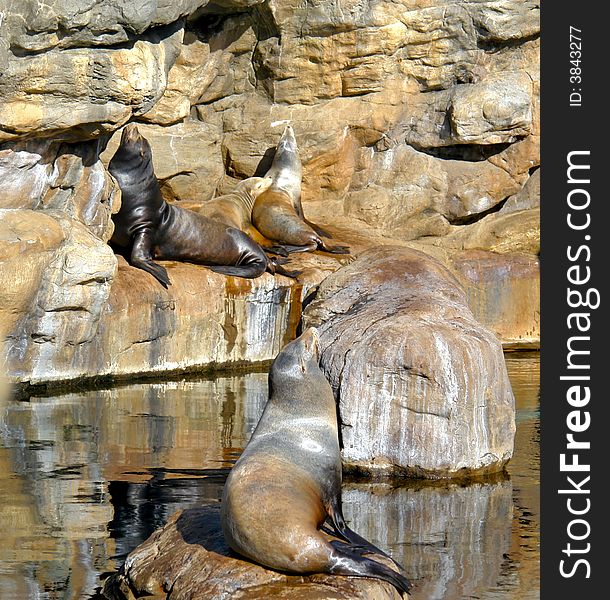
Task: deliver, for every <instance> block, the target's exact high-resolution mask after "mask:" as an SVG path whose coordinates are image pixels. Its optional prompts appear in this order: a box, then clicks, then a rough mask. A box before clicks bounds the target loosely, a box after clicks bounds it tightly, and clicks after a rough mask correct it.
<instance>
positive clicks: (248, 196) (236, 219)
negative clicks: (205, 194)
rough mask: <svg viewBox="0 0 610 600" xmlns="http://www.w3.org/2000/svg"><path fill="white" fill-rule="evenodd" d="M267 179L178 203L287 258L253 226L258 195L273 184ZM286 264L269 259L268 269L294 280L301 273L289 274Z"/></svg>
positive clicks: (283, 261) (250, 180) (279, 260)
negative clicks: (220, 193)
mask: <svg viewBox="0 0 610 600" xmlns="http://www.w3.org/2000/svg"><path fill="white" fill-rule="evenodd" d="M272 181H273V180H272V179H271V178H270V177H249V178H248V179H243V180H242V181H240V182H239V183H238V184H237V185H236V186H235V188H234V189H233V190H232V191H231V192H229V193H227V194H223V195H222V196H217V197H216V198H212V200H208V201H207V202H203V203H201V202H198V203H194V202H181V203H180V206H181V207H182V208H188V209H189V210H192V211H194V212H197V213H199V214H200V215H203V216H204V217H207V218H209V219H212V220H214V221H219V222H220V223H224V224H225V225H228V226H229V227H235V229H239V230H241V231H243V232H244V233H246V234H247V235H248V236H249V237H250V238H252V239H253V240H254V241H255V242H256V243H257V244H259V245H260V246H261V248H262V249H263V250H264V251H265V252H268V253H271V254H280V255H281V256H288V253H287V252H286V251H283V249H282V248H281V247H274V246H273V245H271V244H270V243H269V240H267V239H265V238H264V237H263V236H262V235H261V234H260V233H259V231H258V230H257V229H256V228H255V227H254V225H252V207H253V206H254V202H255V200H256V198H257V197H258V196H260V195H261V194H262V193H263V192H264V191H265V190H266V189H268V188H269V186H270V185H271V183H272ZM285 262H286V261H285V260H284V259H280V258H276V257H268V265H267V270H268V271H269V272H270V273H273V274H275V273H278V274H279V275H285V276H287V277H297V276H298V275H300V273H301V272H300V271H290V270H287V269H285V268H284V267H282V266H281V265H282V264H284V263H285Z"/></svg>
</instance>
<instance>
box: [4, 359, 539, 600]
mask: <svg viewBox="0 0 610 600" xmlns="http://www.w3.org/2000/svg"><path fill="white" fill-rule="evenodd" d="M507 364H508V366H509V373H510V375H511V380H512V383H513V388H514V391H515V396H516V398H517V408H518V415H517V420H518V426H517V439H516V454H515V457H514V459H513V461H512V462H511V463H510V467H509V472H510V475H511V476H510V478H508V477H500V478H496V479H495V480H486V481H485V482H484V483H481V482H479V483H474V484H470V485H460V484H455V483H444V484H439V483H436V484H430V483H428V484H424V483H418V484H414V483H413V482H411V483H409V484H408V485H406V486H402V487H391V486H389V485H381V484H376V485H372V484H360V483H358V484H356V483H349V482H348V483H346V484H345V486H344V492H343V494H344V498H343V501H344V509H345V514H346V517H347V518H348V520H350V521H351V524H352V527H353V528H354V529H355V530H356V531H358V532H359V533H361V534H363V535H364V536H365V537H368V538H369V539H371V541H373V542H374V543H376V544H378V545H380V546H381V547H383V548H386V549H388V550H389V551H390V552H391V554H392V555H393V556H394V557H395V558H396V559H397V560H398V561H399V562H401V563H402V564H404V565H405V568H406V571H407V574H408V576H409V577H410V578H411V579H412V580H414V582H415V583H416V588H415V590H414V593H413V600H424V599H426V600H434V599H443V600H458V599H463V598H480V599H482V600H496V599H497V600H500V599H502V600H517V599H519V600H522V599H530V598H531V599H533V598H538V597H539V579H538V558H539V554H538V552H539V549H538V541H539V540H538V524H539V498H538V464H539V454H538V447H539V431H538V424H539V417H538V389H539V383H538V382H539V379H538V367H539V363H538V355H537V354H531V353H530V354H526V355H522V356H518V355H513V354H509V355H507ZM266 397H267V377H266V375H265V374H260V373H258V374H257V373H251V374H247V375H240V376H235V377H219V378H217V379H215V380H213V381H210V380H198V381H190V380H187V381H180V382H166V383H147V384H134V385H128V386H121V387H116V388H113V389H111V390H96V391H90V392H84V393H75V394H65V395H61V396H56V397H49V398H31V399H30V401H29V402H16V401H4V402H3V403H1V404H0V528H1V529H2V531H3V533H4V540H3V544H2V545H1V546H0V590H1V594H0V595H1V597H2V598H3V600H4V599H6V600H12V599H15V600H17V599H19V600H21V599H24V598H45V599H46V598H48V599H55V598H62V599H64V598H91V597H92V596H93V595H94V594H95V592H96V590H98V589H99V587H100V577H103V576H104V574H107V573H109V572H112V571H114V570H116V569H117V568H118V567H119V566H120V565H121V563H122V561H123V560H124V558H125V556H126V555H127V554H128V553H129V552H130V551H131V550H132V549H133V548H135V547H136V546H137V545H138V544H140V543H141V542H142V541H144V540H145V539H146V538H147V537H148V536H149V535H150V533H152V531H154V530H155V529H156V528H158V527H160V526H161V525H163V524H164V523H165V521H166V520H167V518H168V517H169V516H170V515H171V514H172V513H173V512H175V511H176V510H178V509H180V508H185V507H188V506H197V505H201V504H206V503H207V504H209V503H216V502H218V500H219V498H220V495H221V492H222V485H223V483H224V480H225V478H226V475H227V473H228V470H229V468H230V466H231V465H232V464H233V462H234V461H235V459H236V458H237V457H238V455H239V453H240V452H241V449H242V448H243V447H244V445H245V443H246V442H247V440H248V438H249V436H250V434H251V432H252V430H253V428H254V426H255V424H256V422H257V420H258V416H259V414H260V412H261V411H262V407H263V405H264V402H265V399H266Z"/></svg>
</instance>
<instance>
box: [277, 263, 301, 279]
mask: <svg viewBox="0 0 610 600" xmlns="http://www.w3.org/2000/svg"><path fill="white" fill-rule="evenodd" d="M275 272H276V273H277V274H278V275H284V277H290V278H292V279H296V278H297V277H298V276H299V275H300V274H301V273H302V272H303V271H289V270H288V269H284V267H281V266H279V265H277V266H276V267H275Z"/></svg>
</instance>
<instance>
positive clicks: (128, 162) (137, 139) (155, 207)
mask: <svg viewBox="0 0 610 600" xmlns="http://www.w3.org/2000/svg"><path fill="white" fill-rule="evenodd" d="M108 170H109V171H110V173H111V175H112V176H113V177H114V178H115V179H116V180H117V182H118V184H119V187H120V188H121V192H122V203H121V209H120V210H119V212H118V213H117V214H116V215H113V217H112V219H113V221H114V226H115V228H114V234H113V236H112V238H111V240H110V241H111V243H113V244H116V245H118V246H121V247H123V248H128V247H129V246H130V245H131V258H130V260H129V262H130V264H131V265H132V266H134V267H138V268H140V269H143V270H144V271H148V272H149V273H151V274H152V275H153V276H154V277H156V279H157V280H158V281H159V282H160V283H161V285H163V286H164V287H166V288H167V286H168V285H170V280H169V276H168V274H167V271H166V270H165V268H164V267H162V266H161V265H159V264H157V263H155V262H154V261H153V258H158V259H167V260H183V261H188V262H193V263H198V264H203V265H206V266H208V267H209V268H210V269H211V270H212V271H216V272H218V273H223V274H225V275H236V276H239V277H246V278H254V277H258V276H259V275H262V274H263V273H264V272H265V270H266V269H267V265H268V259H267V255H266V254H265V253H264V251H263V249H262V248H261V247H260V246H259V245H258V244H257V243H256V242H254V241H253V240H252V239H250V238H249V237H248V236H247V235H246V234H245V233H244V232H243V231H240V230H239V229H236V228H235V227H230V226H227V225H226V224H224V223H220V222H218V221H214V220H212V219H209V218H208V217H205V216H203V215H200V214H197V213H195V212H192V211H190V210H186V209H183V208H180V207H178V206H175V205H172V204H168V203H167V202H165V200H164V199H163V197H162V196H161V190H160V188H159V183H158V181H157V178H156V177H155V173H154V169H153V164H152V152H151V148H150V144H149V143H148V140H146V138H144V137H143V136H142V135H141V134H140V132H139V131H138V128H137V126H136V125H135V123H131V124H129V125H127V126H126V127H125V128H124V129H123V133H122V135H121V143H120V145H119V148H118V149H117V151H116V153H115V154H114V156H113V157H112V160H111V161H110V164H109V165H108Z"/></svg>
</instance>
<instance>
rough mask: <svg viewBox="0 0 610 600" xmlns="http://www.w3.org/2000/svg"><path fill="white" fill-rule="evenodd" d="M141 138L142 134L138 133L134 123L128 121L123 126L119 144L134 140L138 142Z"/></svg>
mask: <svg viewBox="0 0 610 600" xmlns="http://www.w3.org/2000/svg"><path fill="white" fill-rule="evenodd" d="M141 140H142V135H141V134H140V130H139V129H138V126H137V125H136V124H135V123H129V125H126V126H125V127H124V128H123V133H122V134H121V145H123V144H133V143H134V142H139V141H141Z"/></svg>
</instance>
